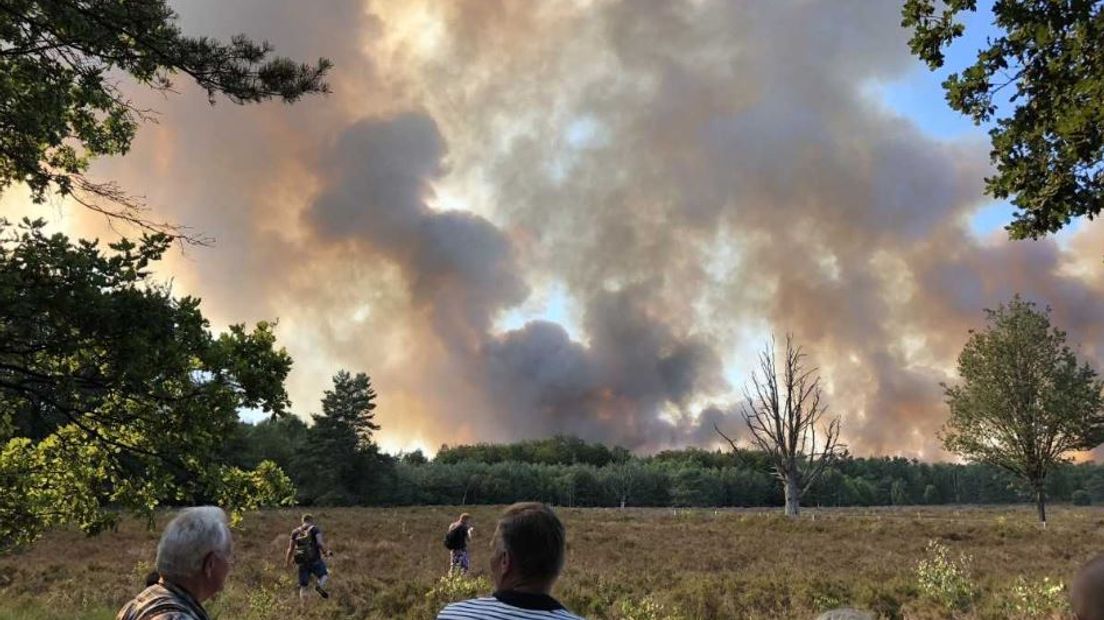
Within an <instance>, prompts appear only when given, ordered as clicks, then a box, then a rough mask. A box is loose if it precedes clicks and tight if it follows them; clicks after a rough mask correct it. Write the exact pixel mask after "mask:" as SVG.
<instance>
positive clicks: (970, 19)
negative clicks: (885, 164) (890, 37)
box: [870, 0, 1014, 238]
mask: <svg viewBox="0 0 1104 620" xmlns="http://www.w3.org/2000/svg"><path fill="white" fill-rule="evenodd" d="M992 4H993V3H992V0H982V1H981V2H979V3H978V11H977V12H976V13H966V14H964V15H963V16H962V18H963V21H964V23H965V24H966V33H965V34H964V35H963V36H962V37H961V38H959V39H957V40H956V41H955V43H954V44H953V45H951V47H950V48H949V49H947V50H946V62H945V64H944V66H943V68H941V69H939V70H937V71H931V70H930V69H928V67H927V65H925V64H923V63H922V62H920V61H916V63H915V66H914V68H913V69H912V70H911V71H909V72H908V73H907V74H906V75H904V76H903V77H901V78H900V79H898V80H895V81H893V82H885V83H877V84H872V85H870V92H871V94H872V95H873V96H875V97H877V98H878V99H880V100H881V101H882V103H884V104H885V105H886V106H888V107H889V108H890V109H892V110H893V111H894V112H896V113H897V114H900V115H901V116H903V117H905V118H908V119H909V120H911V121H913V122H914V123H916V125H917V127H919V128H920V130H921V131H923V132H924V133H926V134H928V135H929V136H931V137H933V138H936V139H941V140H956V139H962V138H967V137H971V136H975V137H980V138H983V139H987V138H988V136H987V135H986V132H987V131H988V129H989V127H988V126H986V125H983V126H977V125H975V124H974V122H973V120H972V119H970V118H967V117H966V116H963V115H962V114H960V113H958V112H955V111H954V110H952V109H951V108H950V107H949V106H948V105H947V102H946V98H945V93H944V91H943V86H942V84H943V81H944V80H945V79H947V76H948V75H950V74H951V73H953V72H957V71H961V70H962V69H963V68H964V67H966V66H969V65H971V64H973V63H974V62H975V61H976V59H977V53H978V50H980V49H983V48H985V47H987V45H986V39H987V38H988V37H992V36H995V34H996V32H997V30H996V29H995V28H994V27H993V25H992V13H991V8H992ZM1013 210H1014V209H1013V207H1012V205H1011V204H1009V203H1008V201H993V202H991V203H989V204H987V205H985V206H982V207H981V208H979V209H978V210H977V211H976V212H975V213H974V215H973V216H972V217H971V218H970V222H969V226H970V230H971V232H973V233H974V235H975V236H976V237H978V238H984V237H988V236H989V235H991V234H992V233H994V232H996V231H999V230H1000V229H1001V228H1003V227H1004V226H1005V225H1006V224H1007V223H1008V222H1009V221H1011V219H1012V213H1013Z"/></svg>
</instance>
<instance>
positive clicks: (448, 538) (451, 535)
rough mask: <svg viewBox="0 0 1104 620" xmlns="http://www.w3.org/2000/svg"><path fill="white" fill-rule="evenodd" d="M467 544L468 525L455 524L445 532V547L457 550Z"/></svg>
mask: <svg viewBox="0 0 1104 620" xmlns="http://www.w3.org/2000/svg"><path fill="white" fill-rule="evenodd" d="M467 544H468V526H466V525H457V526H456V527H454V528H450V529H449V531H448V533H447V534H445V549H448V550H449V551H459V550H460V549H463V548H464V547H466V546H467Z"/></svg>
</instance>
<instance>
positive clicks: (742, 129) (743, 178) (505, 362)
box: [100, 0, 1104, 458]
mask: <svg viewBox="0 0 1104 620" xmlns="http://www.w3.org/2000/svg"><path fill="white" fill-rule="evenodd" d="M305 6H306V5H302V4H301V3H293V2H275V3H274V2H267V1H266V2H262V1H260V0H250V1H248V2H240V3H231V4H227V3H221V2H217V3H216V2H213V1H209V2H197V3H186V4H185V3H181V4H180V5H179V7H178V8H179V9H180V11H181V12H182V13H183V14H184V24H185V27H186V29H189V30H194V31H197V32H211V33H212V34H217V35H221V36H225V35H227V34H230V33H233V32H238V31H243V30H244V31H247V32H248V33H250V34H252V35H254V36H258V37H266V38H270V39H271V40H273V41H274V43H275V44H276V45H277V46H278V48H279V49H280V50H281V51H282V52H286V53H290V54H294V55H296V56H300V57H304V58H311V57H314V56H319V55H327V56H330V57H333V58H334V60H335V61H336V63H337V73H336V75H335V78H334V87H335V93H334V94H333V95H332V96H330V97H328V98H325V99H316V100H308V101H305V102H302V103H300V104H298V105H296V106H294V107H291V108H287V107H281V106H264V107H262V108H260V109H256V108H252V109H241V108H236V107H234V106H232V105H223V104H220V105H218V106H216V107H215V108H213V109H212V108H209V107H207V106H206V105H205V104H204V103H203V102H204V97H203V95H202V93H196V92H194V90H193V89H190V88H184V89H183V90H184V92H183V94H182V95H180V96H179V97H171V98H169V99H167V100H161V99H159V98H151V99H150V100H149V101H140V103H148V104H150V105H153V106H154V107H158V108H159V109H161V110H162V111H163V112H164V116H163V118H162V119H161V124H160V125H158V126H156V127H152V128H149V129H147V130H146V132H145V133H143V134H142V135H141V137H140V140H139V142H138V144H136V146H135V150H134V152H133V153H132V154H131V155H130V156H128V157H127V158H124V159H121V160H117V161H114V162H108V163H107V164H106V165H105V166H102V167H101V168H100V171H102V172H104V173H105V175H110V176H112V177H114V178H118V179H119V180H120V181H122V182H123V183H124V184H126V185H127V186H128V187H130V188H132V189H134V190H135V191H138V192H141V193H146V194H148V195H149V197H150V201H151V203H152V204H154V205H157V206H159V207H160V206H162V205H164V207H165V208H164V209H163V212H164V214H165V215H166V217H168V218H170V219H174V220H177V221H182V222H184V223H188V224H192V225H194V226H196V227H198V228H201V229H202V230H204V231H206V232H209V233H211V234H213V235H215V236H216V237H217V238H218V242H219V243H218V246H217V247H216V248H214V249H213V250H194V251H190V252H189V253H188V254H187V255H186V256H183V257H177V258H174V259H173V261H172V264H171V265H170V266H169V269H168V270H167V272H166V275H171V276H172V277H174V278H175V281H176V286H177V287H178V288H179V289H181V290H182V292H190V293H194V294H197V295H199V296H202V297H204V299H205V302H204V304H205V308H206V309H207V312H208V313H209V314H211V315H212V316H214V317H215V319H216V320H217V321H218V322H220V323H226V322H232V321H242V320H256V319H262V318H279V319H280V321H281V322H280V336H281V338H282V340H283V341H284V342H285V343H286V344H287V346H288V348H289V350H290V352H291V353H292V355H293V356H294V357H295V359H296V368H295V370H294V371H293V375H292V380H291V389H292V393H293V398H294V400H295V402H296V406H297V408H298V409H299V410H301V411H302V412H304V413H306V412H309V411H311V410H312V407H313V406H314V403H315V402H317V398H318V395H319V394H320V393H321V391H322V390H323V389H324V388H325V386H326V382H327V381H328V378H329V376H330V375H332V374H333V373H334V372H335V371H336V370H337V369H339V368H350V369H353V370H363V371H366V372H368V373H370V374H371V375H372V376H373V379H374V382H375V384H376V385H377V389H378V390H379V392H380V394H381V408H380V419H381V422H382V424H383V427H384V430H383V432H382V435H381V438H382V439H383V441H384V444H385V446H388V447H392V448H395V447H410V446H412V445H413V444H421V445H424V446H427V447H429V448H431V449H432V448H435V447H436V446H437V445H439V444H440V443H442V442H446V441H447V442H456V441H478V440H509V439H516V438H522V437H533V436H541V435H547V434H549V433H555V432H559V433H573V434H578V435H580V436H582V437H584V438H586V439H590V440H602V441H609V442H616V443H621V444H623V445H626V446H629V447H632V448H637V449H641V450H649V449H657V448H661V447H666V446H672V445H686V444H694V445H709V444H713V443H715V439H716V438H715V435H714V434H713V432H712V426H713V424H714V423H716V424H719V425H721V426H722V427H725V428H726V429H728V430H731V431H736V430H737V429H738V428H739V422H738V417H737V416H736V415H735V411H736V407H737V406H738V404H739V400H740V391H741V389H742V387H743V383H744V382H745V381H746V380H747V378H748V375H747V373H748V372H749V371H750V370H751V368H752V367H753V364H754V356H755V354H756V353H757V351H758V350H759V349H760V348H761V347H762V346H763V344H764V343H765V340H766V338H768V337H769V335H770V333H771V332H772V331H773V332H775V333H776V334H778V335H779V336H782V335H783V334H784V333H786V332H792V333H793V334H794V335H795V337H796V339H797V340H798V342H799V343H801V344H802V345H803V346H804V347H805V348H806V350H807V351H808V353H809V355H810V361H811V362H813V363H815V364H816V365H817V366H818V367H819V368H820V371H821V374H822V376H823V378H824V382H825V383H824V384H825V388H826V389H827V392H828V394H827V396H828V399H829V403H830V405H831V407H832V411H833V412H834V413H835V414H836V415H840V416H841V417H842V418H843V429H844V430H843V435H844V440H845V441H846V442H847V443H848V444H849V445H850V447H851V449H852V451H853V452H855V453H859V454H870V453H891V454H905V455H909V456H918V457H922V458H941V457H943V456H945V455H944V454H943V453H942V452H941V450H940V448H939V442H938V439H937V438H936V436H935V433H936V431H937V430H938V429H939V427H940V426H941V425H942V423H943V420H944V419H945V417H946V408H945V406H944V405H943V404H942V402H941V401H942V392H941V389H940V387H939V383H940V382H941V381H948V380H954V360H955V357H956V356H957V354H958V352H959V350H960V349H961V347H962V345H963V343H964V342H965V340H966V338H967V336H968V330H969V329H971V328H977V327H980V326H981V324H982V321H983V318H984V315H983V312H982V309H983V308H985V307H991V306H994V305H996V304H997V303H999V302H1001V301H1005V300H1007V299H1008V298H1009V297H1010V296H1011V295H1012V294H1013V293H1015V292H1020V293H1023V294H1024V295H1025V296H1027V297H1028V298H1030V299H1033V300H1036V301H1038V302H1040V303H1041V304H1045V305H1050V306H1052V307H1053V308H1054V320H1055V322H1056V323H1057V324H1058V325H1060V326H1061V327H1063V328H1065V329H1067V330H1068V331H1069V333H1070V337H1071V340H1073V341H1074V342H1076V343H1080V345H1081V348H1080V350H1081V353H1082V354H1083V355H1084V356H1085V357H1086V358H1087V359H1090V360H1092V361H1093V362H1094V363H1097V364H1098V367H1101V368H1102V369H1104V364H1101V362H1104V313H1101V312H1100V311H1099V300H1100V298H1101V294H1102V293H1104V265H1102V264H1101V261H1100V260H1099V255H1100V253H1101V249H1100V248H1101V247H1104V241H1102V239H1104V237H1102V234H1101V228H1100V226H1097V225H1095V224H1093V225H1091V226H1085V227H1084V228H1083V229H1082V230H1081V231H1080V232H1077V233H1076V234H1073V235H1072V236H1069V237H1067V238H1065V239H1063V240H1062V241H1060V242H1059V241H1056V240H1045V241H1040V242H1019V243H1011V242H1008V241H1006V240H1004V239H1003V238H1001V236H1000V235H999V234H998V235H995V236H993V237H991V238H984V239H979V238H977V237H975V235H974V234H973V233H971V232H970V231H969V228H968V225H967V221H968V218H969V217H970V215H971V214H972V213H974V212H975V211H976V210H977V209H979V208H981V207H982V206H983V205H984V204H985V202H984V199H983V196H982V183H981V179H982V177H984V176H985V175H986V174H987V171H988V167H987V166H988V165H987V154H988V146H987V144H986V141H985V136H984V135H983V134H982V133H981V132H980V131H979V132H977V133H975V134H973V135H968V136H965V137H962V138H958V139H937V138H933V137H931V136H930V135H928V134H926V133H924V132H923V131H922V130H921V129H920V128H919V127H918V126H917V125H916V124H914V123H913V122H912V121H910V120H908V119H906V118H903V117H902V116H900V115H898V114H897V113H895V112H893V111H892V110H891V109H889V108H888V107H887V106H886V105H885V104H883V103H882V102H881V101H879V100H878V98H877V96H876V95H875V94H872V93H876V92H877V89H876V88H875V87H874V85H876V84H879V83H885V82H888V81H893V80H897V79H904V78H906V77H907V76H908V75H910V72H913V71H918V70H921V69H920V68H919V65H918V64H917V63H916V62H915V61H914V60H913V59H912V58H911V57H910V56H909V54H908V50H907V46H906V44H905V33H904V32H903V31H902V30H901V29H900V28H899V26H898V24H899V21H900V18H899V14H898V11H899V6H898V3H894V2H869V1H868V0H779V1H775V2H727V1H723V0H597V1H584V0H579V1H577V2H572V1H564V2H533V3H530V2H488V1H484V0H465V1H452V0H448V1H446V0H410V1H408V2H402V3H397V2H382V1H380V2H367V3H363V4H361V3H354V2H343V3H336V4H332V5H330V4H327V5H326V7H327V8H326V10H318V9H317V7H313V6H311V7H309V8H304V7H305ZM181 85H182V86H183V82H182V83H181ZM930 105H931V106H940V105H943V103H942V102H941V101H940V100H938V98H936V99H933V100H932V101H931V103H930ZM549 291H558V293H556V294H557V295H558V296H559V297H562V299H560V301H559V304H560V306H562V308H561V309H560V310H557V311H549V310H547V309H544V310H542V309H541V308H540V304H539V303H537V302H538V301H539V300H540V299H542V298H546V297H548V296H549V295H550V293H549ZM511 317H512V318H511ZM508 318H510V319H511V320H507V319H508Z"/></svg>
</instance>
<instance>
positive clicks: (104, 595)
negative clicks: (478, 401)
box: [0, 507, 1104, 620]
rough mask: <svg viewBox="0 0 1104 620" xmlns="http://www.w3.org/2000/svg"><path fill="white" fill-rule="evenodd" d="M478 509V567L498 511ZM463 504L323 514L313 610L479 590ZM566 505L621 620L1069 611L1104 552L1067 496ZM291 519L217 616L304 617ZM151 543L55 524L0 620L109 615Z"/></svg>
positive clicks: (7, 595) (135, 585)
mask: <svg viewBox="0 0 1104 620" xmlns="http://www.w3.org/2000/svg"><path fill="white" fill-rule="evenodd" d="M467 510H468V511H469V512H472V513H473V515H474V517H475V523H476V531H475V534H476V542H475V545H474V549H473V552H472V556H473V557H472V565H473V568H474V572H475V574H476V575H477V576H479V575H481V574H482V573H484V570H485V569H484V568H483V567H484V566H486V562H487V553H486V542H487V538H488V536H489V535H490V533H491V530H492V529H493V523H494V517H495V515H496V514H497V512H498V510H499V509H498V508H494V507H474V508H472V507H469V508H467ZM457 512H458V509H456V508H445V507H422V508H396V509H324V510H319V511H316V515H317V517H318V519H319V522H320V523H321V525H322V526H323V528H324V530H325V531H326V533H327V537H328V539H329V541H330V542H331V544H332V545H333V547H334V549H335V552H336V555H335V557H334V558H333V561H332V562H331V566H330V568H331V572H332V574H333V579H334V581H333V591H334V596H333V597H332V598H331V599H330V600H329V601H324V602H323V601H319V600H313V601H311V602H312V603H313V604H312V605H311V606H310V607H309V608H307V609H305V610H303V614H302V617H307V618H410V619H415V618H432V617H433V616H434V613H435V612H436V610H437V609H439V608H440V606H441V605H442V604H444V603H445V602H447V601H448V600H449V599H450V598H452V597H454V596H460V595H461V594H463V592H462V590H464V589H466V588H465V586H464V584H442V583H441V581H440V577H441V576H442V575H443V574H444V572H445V569H446V567H447V552H446V551H445V550H444V548H443V547H442V545H441V537H442V534H443V532H444V528H445V527H446V526H447V524H448V523H449V521H450V520H451V519H452V518H454V517H455V515H456V513H457ZM559 512H560V515H561V517H562V518H563V519H564V521H565V523H566V525H567V528H568V535H569V543H568V544H569V559H568V566H567V571H566V573H565V574H564V576H563V578H562V580H561V581H560V583H559V585H558V586H557V590H556V595H557V596H558V597H559V598H560V599H561V600H563V601H564V603H565V604H567V605H568V607H570V608H571V609H572V610H573V611H576V612H577V613H580V614H583V615H586V616H587V617H590V618H610V619H617V620H621V619H629V618H631V619H633V620H651V619H659V618H672V619H673V618H685V619H696V618H703V619H706V618H812V617H813V616H814V615H815V614H816V613H818V612H820V611H823V610H825V609H828V608H831V607H834V606H840V605H852V606H856V607H860V608H865V609H870V610H874V611H876V612H877V613H878V614H879V615H880V616H881V617H886V618H917V619H926V618H933V619H934V618H948V617H958V618H1015V617H1025V618H1027V617H1030V618H1040V617H1043V618H1045V617H1051V618H1064V617H1066V616H1065V615H1064V613H1063V611H1062V608H1063V606H1064V604H1065V603H1064V601H1065V592H1064V591H1062V589H1061V588H1062V586H1061V585H1060V584H1064V583H1066V582H1068V581H1069V578H1070V576H1071V575H1072V573H1073V572H1074V571H1075V570H1076V568H1077V566H1078V565H1080V563H1081V562H1083V561H1085V560H1087V559H1088V558H1089V557H1091V556H1092V555H1094V554H1095V553H1097V552H1099V551H1100V550H1104V528H1101V526H1102V525H1104V512H1101V511H1100V510H1099V509H1093V508H1063V507H1056V508H1055V510H1054V514H1053V516H1052V520H1051V523H1050V526H1049V527H1048V528H1047V529H1046V530H1042V529H1041V528H1040V527H1039V526H1038V525H1037V524H1036V523H1035V522H1034V521H1033V512H1032V510H1031V509H1029V508H975V509H961V508H957V509H932V508H922V509H909V508H898V509H881V510H878V509H874V510H872V509H863V510H851V509H836V510H822V511H806V512H805V513H804V515H803V516H802V518H801V519H800V520H798V521H789V520H786V519H784V518H782V517H781V516H779V515H777V514H776V512H775V511H770V512H766V511H736V510H721V511H714V510H711V509H708V510H679V511H673V510H671V509H629V510H624V511H621V510H617V509H574V510H573V509H560V511H559ZM296 517H297V515H296V513H294V512H291V511H273V512H263V513H258V514H254V515H251V516H250V517H248V518H247V519H246V521H245V523H244V524H243V526H242V528H241V529H239V530H238V531H237V534H236V544H237V556H238V560H237V566H236V567H235V572H234V573H233V574H232V575H231V578H230V583H229V585H228V587H227V589H226V591H225V592H224V593H223V594H221V595H220V596H219V597H218V599H217V600H216V601H213V602H212V603H211V604H210V605H209V608H210V610H211V611H212V612H213V616H214V617H216V618H224V619H237V618H246V619H255V620H265V619H269V618H273V619H274V618H285V617H288V615H289V614H293V613H294V614H298V612H299V609H298V603H297V601H296V600H295V595H294V592H295V585H294V583H293V580H294V575H293V574H292V572H291V571H290V570H286V569H284V567H283V551H284V549H285V545H286V544H287V538H286V537H287V534H288V532H290V530H291V529H292V527H294V525H295V524H296ZM162 524H163V523H162ZM931 541H936V542H937V543H939V544H940V545H942V547H943V548H944V550H945V556H946V557H945V558H944V560H943V561H942V563H940V562H939V561H934V560H933V561H931V562H929V563H928V564H927V565H926V568H925V570H926V571H928V572H927V573H926V574H925V577H924V578H920V576H919V575H918V573H917V566H918V563H919V562H920V560H922V559H924V558H931V557H932V552H931V550H930V549H929V548H928V547H929V543H930V542H931ZM156 543H157V532H151V531H148V530H146V529H145V527H144V526H143V525H142V524H140V523H137V522H132V521H128V522H126V523H124V524H123V525H122V526H121V527H120V528H119V531H118V532H114V533H108V534H105V535H103V536H100V537H96V538H85V537H83V536H81V535H80V534H78V533H75V532H67V531H62V532H55V533H53V534H52V535H51V536H49V537H47V538H46V539H44V540H42V541H40V542H39V543H38V544H36V545H35V546H34V547H33V548H31V549H29V550H26V551H24V552H21V553H18V554H15V555H10V556H7V557H3V558H0V617H3V618H19V619H24V618H25V619H27V620H53V618H62V617H64V618H90V619H91V618H96V619H99V618H110V617H112V612H113V611H114V610H116V609H118V607H119V606H120V605H121V604H122V603H123V602H125V601H126V600H127V599H128V598H129V597H130V596H132V595H133V594H134V593H135V592H136V591H137V590H138V589H139V587H140V583H141V579H142V577H143V576H144V574H145V573H146V571H147V570H148V569H149V566H150V564H151V562H152V560H153V555H154V550H155V547H156ZM963 556H966V557H965V558H963ZM940 571H942V572H940ZM956 580H957V581H956ZM963 580H965V581H963ZM940 588H943V589H944V590H946V591H942V590H940ZM1056 588H1057V589H1056ZM46 609H49V610H52V613H53V614H54V615H51V614H50V613H46V612H45V611H44V610H46Z"/></svg>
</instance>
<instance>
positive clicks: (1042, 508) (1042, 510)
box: [1035, 489, 1046, 527]
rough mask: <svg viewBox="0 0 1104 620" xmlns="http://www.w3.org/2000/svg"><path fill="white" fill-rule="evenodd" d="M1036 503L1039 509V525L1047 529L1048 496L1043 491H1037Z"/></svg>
mask: <svg viewBox="0 0 1104 620" xmlns="http://www.w3.org/2000/svg"><path fill="white" fill-rule="evenodd" d="M1035 502H1036V504H1037V505H1038V507H1039V523H1042V524H1043V527H1046V495H1045V494H1044V492H1043V490H1042V489H1036V490H1035Z"/></svg>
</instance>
